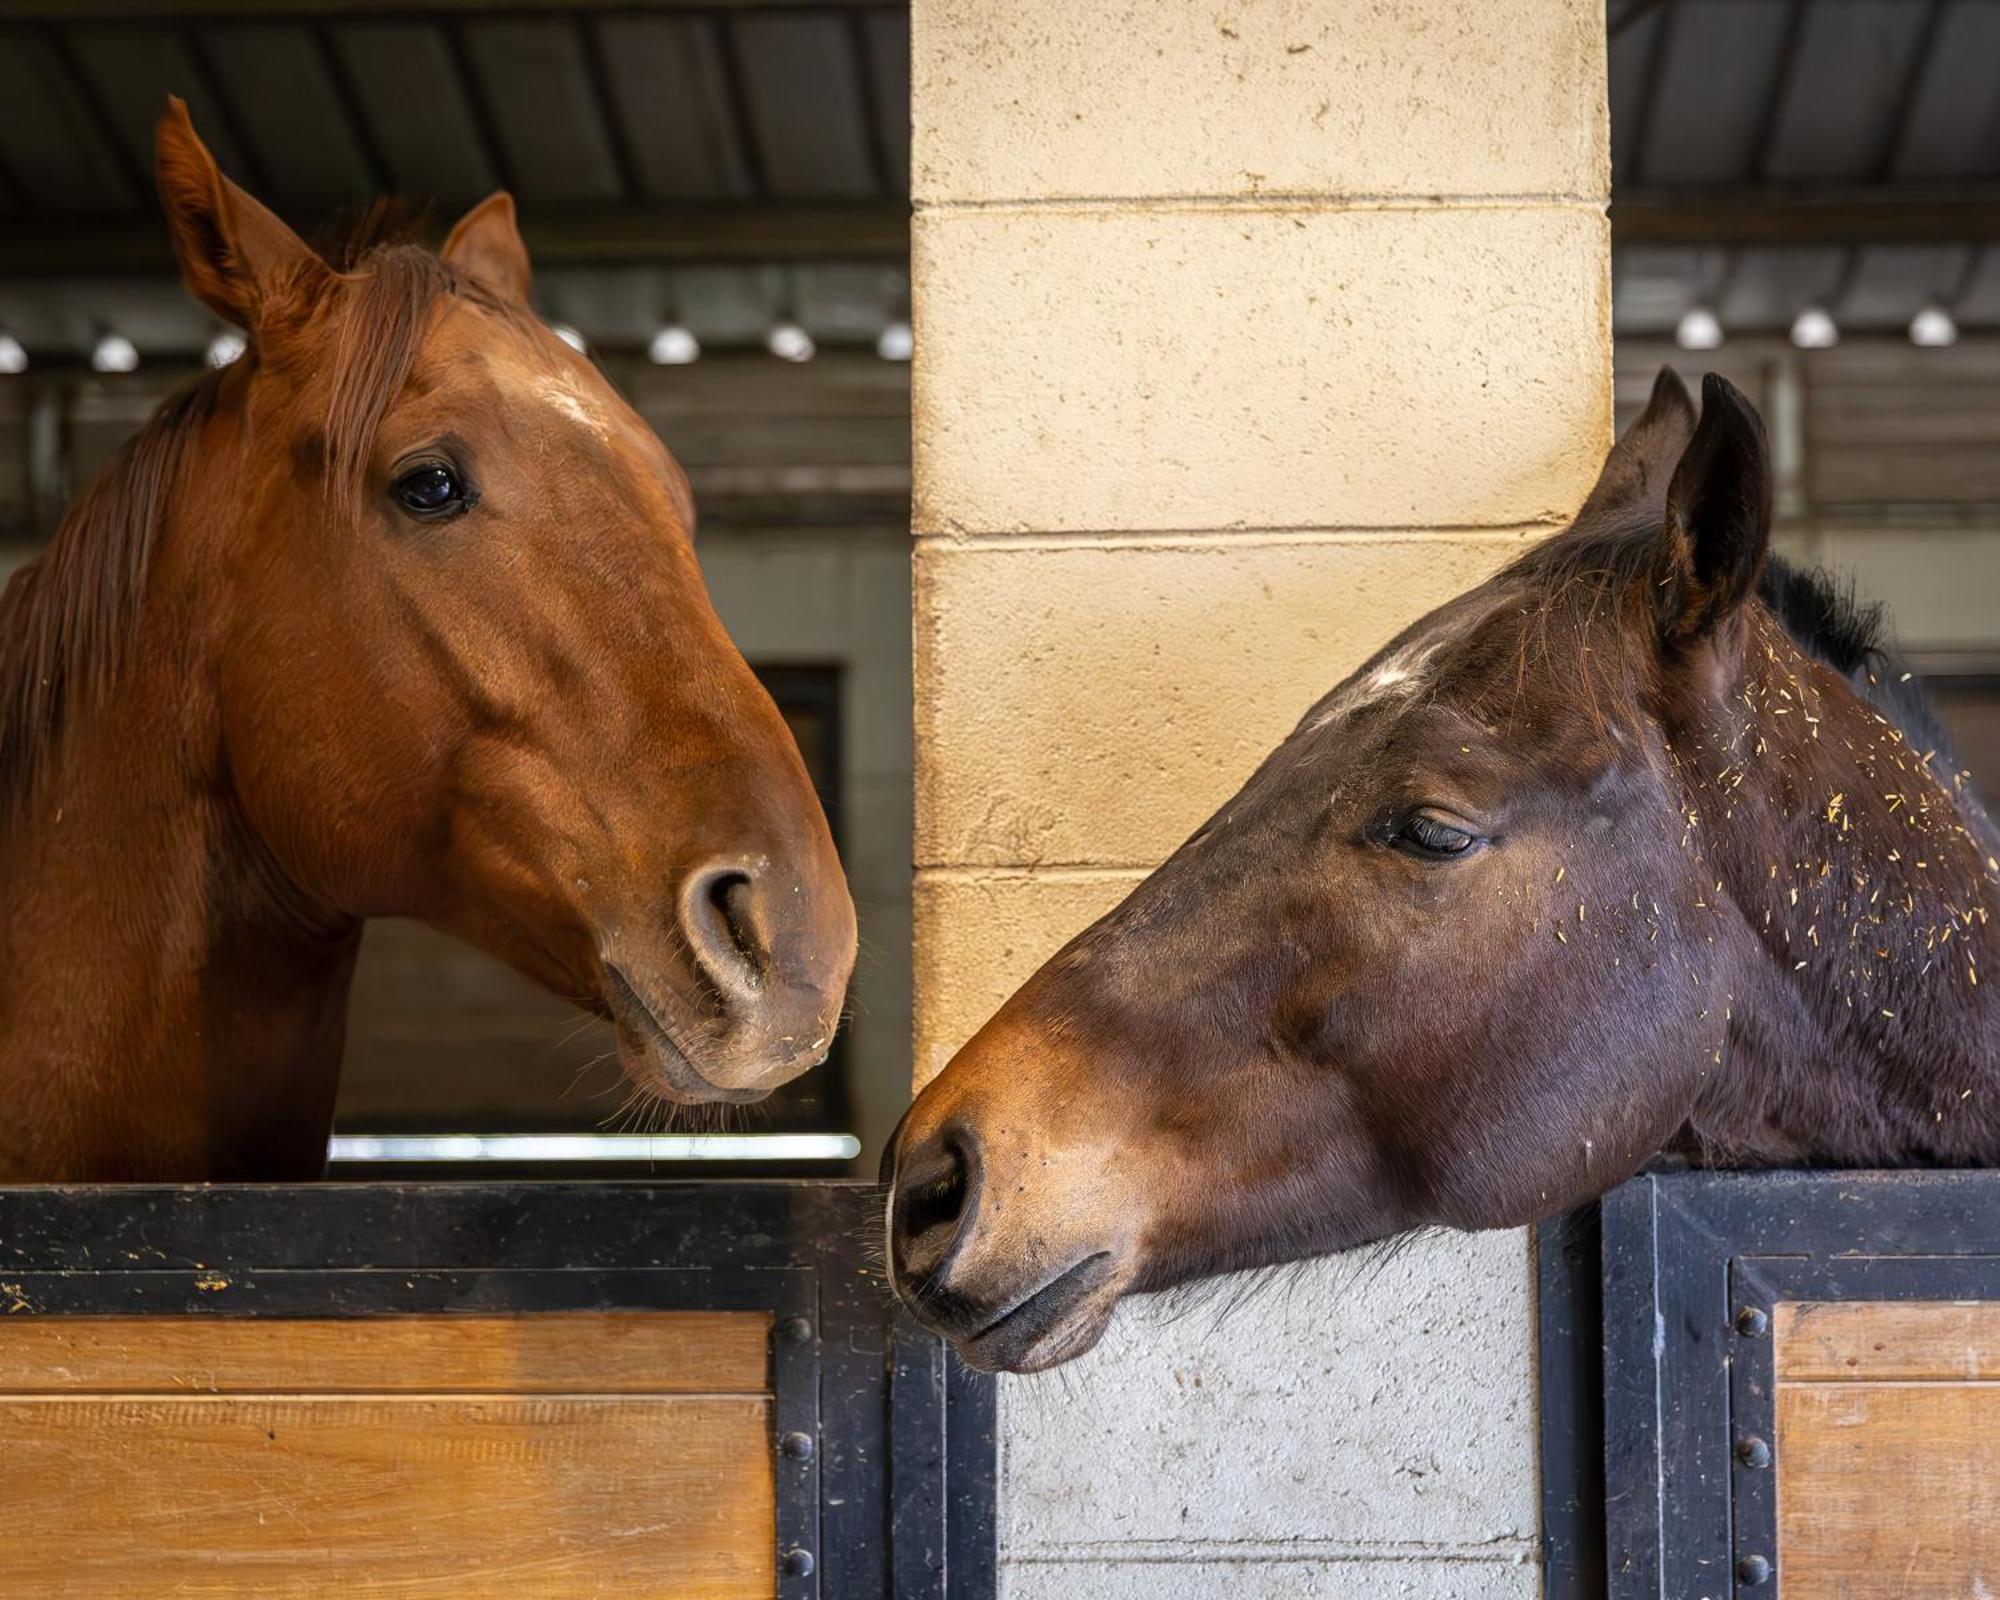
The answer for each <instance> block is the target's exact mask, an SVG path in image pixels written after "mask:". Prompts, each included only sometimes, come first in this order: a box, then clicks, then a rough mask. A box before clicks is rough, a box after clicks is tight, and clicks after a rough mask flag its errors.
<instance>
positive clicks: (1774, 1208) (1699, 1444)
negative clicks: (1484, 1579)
mask: <svg viewBox="0 0 2000 1600" xmlns="http://www.w3.org/2000/svg"><path fill="white" fill-rule="evenodd" d="M1538 1243H1539V1278H1540V1292H1541V1315H1540V1342H1541V1379H1542V1468H1543V1474H1542V1502H1543V1535H1544V1541H1545V1543H1544V1548H1545V1550H1546V1552H1547V1559H1548V1568H1547V1583H1546V1592H1547V1595H1548V1597H1549V1600H1641V1597H1643V1600H1702V1597H1706V1600H1761V1597H1763V1596H1767V1595H1770V1594H1772V1593H1773V1592H1774V1589H1773V1585H1774V1583H1776V1584H1781V1583H1782V1578H1783V1575H1782V1573H1781V1572H1779V1570H1778V1552H1777V1548H1776V1542H1777V1495H1776V1481H1777V1480H1776V1475H1775V1471H1774V1467H1775V1464H1776V1456H1775V1451H1776V1440H1775V1438H1774V1428H1773V1420H1774V1419H1773V1404H1774V1397H1773V1375H1772V1348H1771V1333H1770V1329H1771V1313H1772V1310H1773V1308H1774V1307H1775V1306H1776V1305H1777V1304H1778V1302H1780V1301H1801V1300H1803V1301H1828V1300H1913V1299H1921V1300H1975V1299H1976V1300H1992V1299H2000V1172H1829V1173H1811V1172H1766V1173H1710V1172H1674V1173H1650V1174H1644V1175H1642V1176H1640V1177H1638V1178H1635V1179H1633V1180H1632V1181H1631V1182H1630V1183H1627V1184H1625V1185H1624V1186H1622V1187H1621V1188H1619V1189H1616V1190H1614V1191H1613V1192H1612V1193H1611V1194H1609V1195H1607V1196H1606V1197H1605V1198H1604V1200H1603V1202H1602V1203H1601V1206H1600V1207H1591V1208H1587V1209H1586V1210H1585V1211H1583V1212H1579V1213H1576V1214H1574V1215H1573V1216H1571V1217H1568V1218H1565V1219H1562V1220H1560V1221H1557V1222H1552V1223H1547V1224H1544V1225H1543V1227H1542V1229H1541V1230H1540V1234H1539V1238H1538Z"/></svg>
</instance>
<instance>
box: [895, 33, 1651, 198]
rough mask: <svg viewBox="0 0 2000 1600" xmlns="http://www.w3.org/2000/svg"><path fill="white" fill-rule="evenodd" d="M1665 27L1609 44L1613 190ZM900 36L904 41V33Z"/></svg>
mask: <svg viewBox="0 0 2000 1600" xmlns="http://www.w3.org/2000/svg"><path fill="white" fill-rule="evenodd" d="M1665 25H1666V8H1665V7H1663V6H1655V7H1654V8H1653V9H1652V10H1651V11H1648V12H1647V13H1646V14H1645V15H1644V16H1642V17H1640V18H1639V19H1638V20H1637V21H1636V22H1633V23H1630V24H1628V25H1627V26H1626V27H1625V28H1624V29H1622V30H1621V31H1620V32H1619V33H1618V35H1617V36H1616V37H1615V38H1614V39H1612V40H1611V42H1610V54H1609V57H1608V59H1607V63H1606V65H1607V70H1608V72H1609V75H1610V91H1611V181H1612V187H1613V188H1616V187H1617V185H1618V184H1619V183H1620V182H1622V181H1625V180H1627V179H1629V177H1630V176H1631V173H1630V167H1631V161H1632V153H1633V152H1632V142H1633V140H1635V139H1636V138H1638V136H1639V108H1640V106H1641V105H1642V103H1643V102H1644V98H1645V92H1646V81H1647V77H1648V74H1650V73H1651V72H1652V70H1653V55H1654V52H1655V51H1656V50H1657V49H1658V48H1659V43H1660V30H1661V29H1662V28H1663V27H1664V26H1665ZM904 32H905V37H906V39H907V34H908V30H907V29H905V30H904Z"/></svg>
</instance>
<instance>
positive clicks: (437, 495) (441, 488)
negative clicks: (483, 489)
mask: <svg viewBox="0 0 2000 1600" xmlns="http://www.w3.org/2000/svg"><path fill="white" fill-rule="evenodd" d="M389 493H390V494H391V495H392V496H393V497H394V498H395V501H396V504H397V505H399V506H401V507H402V508H403V509H404V510H405V511H407V512H409V514H410V515H411V516H413V517H448V516H454V515H456V514H457V513H458V512H460V511H463V510H465V508H466V507H467V505H469V504H470V500H469V498H468V496H467V494H466V490H465V484H464V483H463V482H462V481H461V480H460V478H459V476H458V474H457V473H455V472H453V471H452V470H451V468H450V467H447V466H445V465H443V464H442V463H440V462H436V461H427V462H425V463H424V464H423V465H422V466H420V467H412V468H411V469H410V470H409V471H408V472H406V473H404V474H403V475H402V476H401V477H400V478H398V479H397V480H396V481H395V482H394V483H392V484H391V485H390V486H389Z"/></svg>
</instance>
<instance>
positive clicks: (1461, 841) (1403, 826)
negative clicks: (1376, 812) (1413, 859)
mask: <svg viewBox="0 0 2000 1600" xmlns="http://www.w3.org/2000/svg"><path fill="white" fill-rule="evenodd" d="M1389 842H1390V843H1391V844H1393V845H1394V846H1396V848H1397V849H1399V850H1406V851H1408V852H1409V853H1410V854H1411V855H1418V856H1433V857H1438V858H1443V857H1447V856H1462V855H1464V854H1465V853H1466V852H1467V851H1468V850H1470V849H1471V848H1472V847H1473V846H1474V845H1476V844H1478V843H1480V842H1481V841H1480V839H1479V837H1478V835H1476V834H1473V833H1469V832H1468V831H1466V830H1465V829H1464V828H1461V827H1459V826H1457V825H1456V824H1455V823H1450V822H1446V821H1444V820H1443V819H1442V818H1440V817H1437V816H1434V815H1433V814H1431V813H1430V812H1428V811H1412V812H1411V813H1410V814H1409V815H1408V816H1406V817H1402V818H1400V819H1398V820H1397V821H1396V823H1395V824H1394V825H1393V826H1392V827H1391V828H1390V829H1389Z"/></svg>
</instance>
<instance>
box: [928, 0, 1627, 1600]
mask: <svg viewBox="0 0 2000 1600" xmlns="http://www.w3.org/2000/svg"><path fill="white" fill-rule="evenodd" d="M1603 54H1604V39H1603V11H1602V7H1601V5H1599V4H1595V3H1593V0H1492V3H1487V4H1481V5H1477V6H1470V5H1466V4H1464V3H1463V0H1344V3H1342V4H1339V5H1327V4H1324V3H1323V0H1252V3H1241V4H1235V5H1230V6H1222V7H1210V6H1189V5H1186V4H1185V3H1183V0H1128V3H1123V4H1077V3H1076V0H1015V3H1013V4H1010V5H1006V6H993V5H989V4H985V3H983V0H917V3H916V6H915V12H914V45H913V75H914V76H913V90H914V96H913V107H914V109H913V117H914V125H915V144H914V163H913V165H914V179H913V188H914V198H915V201H916V208H917V209H916V218H915V224H914V232H913V240H912V249H913V295H914V301H915V310H916V318H917V324H918V365H917V369H916V371H915V374H914V384H915V390H914V395H913V415H914V430H915V449H916V457H915V533H916V728H917V822H916V850H917V866H918V874H917V893H916V918H917V926H916V940H917V943H916V979H917V996H916V1056H917V1075H918V1079H919V1082H921V1081H923V1080H924V1079H926V1078H928V1077H929V1076H930V1075H931V1074H933V1073H934V1072H936V1071H937V1070H938V1069H939V1068H940V1067H941V1066H942V1065H943V1064H944V1062H945V1061H946V1060H947V1059H948V1058H949V1057H950V1054H951V1052H952V1051H953V1049H955V1048H956V1047H957V1045H958V1044H959V1043H960V1042H962V1041H963V1040H964V1039H965V1038H966V1037H967V1035H969V1034H970V1032H971V1031H972V1029H973V1028H974V1027H975V1026H976V1025H977V1024H978V1022H979V1021H980V1020H981V1019H982V1018H983V1017H984V1016H985V1015H986V1014H987V1013H988V1012H989V1011H990V1010H991V1009H992V1007H993V1006H994V1005H995V1004H996V1003H997V1002H998V1001H999V1000H1000V999H1001V998H1002V997H1004V995H1005V994H1006V993H1007V992H1008V991H1009V989H1010V988H1011V987H1012V986H1013V985H1014V984H1016V983H1018V982H1019V981H1020V980H1021V979H1022V978H1024V977H1025V976H1026V975H1027V974H1028V972H1030V971H1031V970H1032V969H1033V967H1034V966H1035V965H1036V964H1037V963H1038V962H1039V961H1040V960H1041V959H1043V958H1044V957H1045V956H1046V955H1047V954H1048V953H1049V952H1050V951H1052V950H1053V949H1054V948H1055V947H1056V946H1057V945H1058V944H1059V943H1060V942H1061V941H1062V939H1064V938H1065V937H1066V936H1067V935H1068V934H1069V933H1071V932H1073V931H1074V930H1075V929H1076V928H1078V927H1080V926H1081V925H1082V924H1083V923H1085V922H1086V921H1088V920H1089V919H1090V918H1091V917H1093V916H1094V915H1096V914H1097V913H1098V912H1100V911H1101V910H1103V909H1104V908H1106V907H1108V906H1109V905H1111V904H1113V903H1115V902H1116V901H1117V900H1118V899H1119V898H1120V897H1121V896H1122V895H1123V894H1124V893H1125V892H1126V891H1127V890H1128V889H1129V887H1130V885H1131V884H1133V883H1134V882H1136V881H1137V880H1138V878H1140V877H1141V876H1143V874H1144V872H1145V871H1146V870H1147V868H1148V867H1149V866H1151V865H1152V864H1154V863H1156V862H1157V861H1158V860H1159V859H1160V858H1161V857H1162V856H1163V855H1164V854H1165V853H1166V852H1167V851H1168V850H1169V849H1170V848H1171V847H1172V846H1173V845H1174V844H1175V843H1177V842H1178V841H1179V840H1180V839H1181V838H1182V837H1184V836H1185V835H1186V833H1187V832H1189V831H1190V830H1191V829H1192V828H1193V827H1194V825H1195V824H1196V823H1197V822H1199V821H1200V819H1201V818H1202V817H1204V816H1205V815H1207V813H1208V812H1209V811H1210V810H1212V809H1213V808H1214V807H1215V806H1216V805H1217V804H1218V803H1219V802H1220V801H1221V800H1223V799H1224V798H1225V797H1226V796H1227V795H1228V794H1229V793H1230V792H1231V791H1232V789H1233V788H1234V787H1235V786H1236V785H1237V784H1238V783H1240V782H1241V780H1242V779H1243V778H1244V777H1245V776H1246V775H1247V774H1248V772H1249V770H1250V768H1251V766H1252V765H1253V763H1254V762H1255V760H1256V758H1257V757H1258V756H1259V755H1260V754H1261V753H1262V752H1264V751H1265V750H1266V749H1268V748H1269V746H1270V745H1272V744H1273V743H1275V742H1276V741H1277V739H1278V738H1279V737H1280V736H1281V735H1282V734H1283V732H1285V731H1286V730H1287V729H1288V728H1289V727H1290V726H1291V724H1292V723H1293V722H1294V721H1295V719H1296V718H1297V716H1298V714H1299V713H1300V711H1301V710H1302V709H1303V708H1304V707H1305V706H1306V705H1307V704H1308V703H1309V702H1310V701H1311V700H1312V699H1313V698H1314V697H1315V696H1316V695H1318V694H1319V693H1321V692H1322V691H1323V690H1324V689H1326V688H1327V687H1328V686H1329V685H1330V684H1331V683H1333V682H1334V681H1335V680H1337V679H1338V678H1339V677H1341V676H1342V675H1343V674H1344V673H1345V672H1347V671H1348V670H1349V669H1350V668H1351V667H1353V666H1354V665H1355V664H1356V663H1358V661H1359V660H1361V659H1362V657H1363V656H1364V655H1365V654H1366V653H1367V652H1368V651H1370V650H1371V649H1372V648H1374V647H1375V646H1376V645H1378V644H1379V643H1381V642H1382V641H1383V640H1384V639H1385V638H1387V637H1388V636H1389V635H1390V634H1391V633H1392V632H1393V631H1394V630H1395V629H1396V628H1397V627H1398V626H1399V625H1400V624H1401V623H1402V622H1404V621H1406V620H1407V619H1408V618H1409V617H1411V616H1412V615H1413V614H1415V613H1418V612H1421V611H1423V610H1425V609H1427V608H1429V607H1430V606H1432V605H1434V604H1436V603H1437V602H1439V601H1441V600H1442V599H1444V598H1445V597H1447V596H1448V595H1451V594H1454V593H1456V592H1458V591H1459V590H1461V589H1463V588H1464V587H1465V586H1467V585H1468V584H1470V583H1472V582H1474V581H1475V580H1477V579H1478V578H1479V577H1481V576H1482V575H1483V574H1485V573H1487V572H1489V571H1490V570H1492V569H1493V568H1494V567H1495V566H1497V565H1498V564H1499V563H1501V562H1503V561H1505V560H1506V559H1507V558H1508V557H1509V556H1510V555H1511V554H1512V553H1513V552H1515V551H1516V550H1518V549H1519V548H1520V546H1521V544H1522V542H1523V541H1524V540H1527V539H1531V538H1534V537H1536V536H1538V535H1539V534H1541V533H1544V532H1546V531H1547V530H1548V529H1550V528H1551V527H1553V526H1555V525H1557V524H1559V523H1560V521H1561V520H1562V519H1563V518H1564V517H1565V516H1566V515H1567V514H1568V513H1570V512H1571V511H1573V510H1574V508H1575V506H1576V505H1577V504H1578V503H1579V501H1580V500H1581V499H1582V496H1583V494H1584V493H1585V491H1586V490H1587V488H1588V486H1589V482H1590V480H1591V477H1592V475H1593V473H1594V471H1595V469H1596V466H1597V464H1598V462H1599V460H1600V459H1601V456H1602V452H1603V449H1604V446H1605V444H1606V442H1607V439H1608V436H1609V423H1610V412H1611V404H1610V403H1611V393H1610V381H1609V380H1610V331H1609V326H1608V284H1607V267H1608V238H1607V233H1606V228H1605V223H1604V217H1603V205H1604V199H1605V195H1606V190H1607V182H1608V174H1607V167H1606V156H1605V118H1604V84H1603ZM1532 1329H1533V1321H1532V1261H1531V1255H1530V1244H1529V1241H1528V1240H1527V1238H1526V1237H1525V1236H1524V1235H1520V1234H1496V1235H1488V1236H1483V1237H1478V1238H1461V1239H1451V1240H1446V1241H1443V1242H1439V1243H1435V1244H1426V1245H1422V1246H1419V1247H1418V1248H1415V1249H1412V1250H1410V1251H1408V1252H1406V1253H1403V1254H1401V1255H1399V1256H1398V1257H1396V1258H1395V1259H1394V1260H1393V1261H1391V1262H1389V1263H1388V1264H1387V1265H1384V1266H1381V1267H1380V1268H1379V1270H1378V1269H1376V1268H1375V1267H1373V1266H1368V1265H1362V1264H1357V1263H1353V1262H1335V1263H1330V1264H1326V1265H1323V1266H1321V1267H1318V1268H1315V1269H1313V1270H1312V1271H1311V1272H1310V1273H1308V1274H1307V1275H1305V1276H1302V1277H1299V1278H1297V1279H1296V1280H1294V1281H1292V1282H1290V1283H1289V1284H1288V1285H1280V1286H1279V1287H1277V1288H1273V1289H1271V1290H1270V1291H1269V1292H1266V1293H1263V1294H1260V1295H1259V1296H1257V1297H1256V1298H1254V1299H1253V1300H1251V1301H1250V1302H1249V1303H1248V1304H1247V1305H1246V1306H1244V1307H1243V1308H1241V1309H1239V1310H1237V1311H1236V1312H1235V1313H1234V1314H1233V1315H1231V1316H1229V1317H1227V1318H1226V1319H1223V1320H1221V1321H1220V1322H1218V1321H1217V1316H1216V1311H1215V1309H1213V1308H1210V1309H1206V1310H1196V1311H1193V1312H1191V1313H1189V1314H1187V1315H1184V1316H1182V1317H1180V1318H1179V1319H1178V1320H1174V1319H1172V1318H1170V1317H1169V1316H1168V1315H1167V1314H1166V1313H1165V1312H1164V1311H1162V1310H1161V1309H1160V1308H1157V1307H1152V1308H1147V1307H1141V1308H1139V1309H1138V1310H1137V1311H1136V1312H1135V1311H1133V1310H1132V1309H1131V1308H1128V1311H1127V1314H1126V1315H1124V1316H1123V1318H1122V1320H1121V1322H1120V1325H1119V1326H1118V1327H1117V1328H1116V1329H1115V1330H1114V1332H1113V1333H1112V1335H1111V1336H1110V1337H1109V1338H1108V1339H1107V1341H1106V1343H1105V1345H1104V1346H1103V1347H1102V1348H1101V1349H1100V1350H1099V1351H1097V1352H1096V1353H1094V1354H1093V1355H1092V1356H1090V1357H1089V1358H1087V1359H1086V1360H1085V1361H1084V1362H1082V1363H1080V1364H1079V1365H1077V1366H1075V1367H1072V1368H1069V1369H1064V1370H1063V1371H1061V1372H1059V1373H1057V1374H1052V1375H1049V1376H1047V1377H1043V1378H1040V1379H1032V1380H1010V1381H1008V1382H1007V1383H1006V1385H1005V1387H1004V1389H1003V1391H1002V1406H1003V1434H1004V1442H1003V1451H1004V1477H1003V1491H1002V1492H1003V1522H1002V1538H1003V1563H1004V1572H1005V1581H1006V1587H1007V1590H1008V1592H1009V1593H1010V1594H1011V1595H1013V1596H1015V1597H1017V1600H1028V1597H1033V1600H1040V1597H1043V1596H1049V1597H1053V1596H1057V1595H1061V1596H1065V1597H1068V1596H1083V1597H1091V1596H1103V1597H1107V1600H1109V1597H1120V1600H1122V1597H1125V1596H1138V1595H1142V1594H1144V1595H1153V1594H1161V1593H1171V1594H1174V1595H1176V1596H1198V1597H1199V1596H1222V1595H1230V1596H1241V1595H1253V1594H1286V1595H1294V1594H1296V1595H1327V1596H1332V1595H1342V1596H1349V1595H1378V1594H1379V1595H1388V1594H1398V1595H1418V1596H1438V1597H1442V1596H1453V1595H1464V1596H1474V1595H1477V1596H1482V1597H1484V1596H1491V1595H1509V1594H1511V1595H1528V1594H1531V1593H1533V1592H1535V1591H1536V1589H1537V1587H1538V1575H1537V1572H1536V1569H1535V1563H1536V1560H1537V1556H1538V1551H1537V1546H1536V1539H1535V1527H1536V1521H1537V1502H1536V1465H1535V1439H1534V1418H1535V1405H1534V1354H1533V1332H1532Z"/></svg>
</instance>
